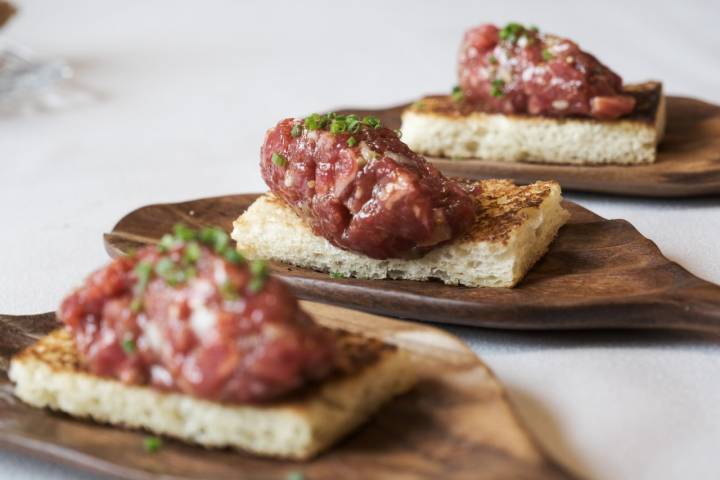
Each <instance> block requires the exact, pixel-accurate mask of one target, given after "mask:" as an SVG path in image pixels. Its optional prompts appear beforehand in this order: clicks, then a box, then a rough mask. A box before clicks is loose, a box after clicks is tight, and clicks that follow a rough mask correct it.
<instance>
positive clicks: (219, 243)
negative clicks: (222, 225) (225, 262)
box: [212, 230, 230, 253]
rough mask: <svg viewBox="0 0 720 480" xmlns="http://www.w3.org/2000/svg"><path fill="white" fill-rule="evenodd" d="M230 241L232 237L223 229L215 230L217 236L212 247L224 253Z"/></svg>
mask: <svg viewBox="0 0 720 480" xmlns="http://www.w3.org/2000/svg"><path fill="white" fill-rule="evenodd" d="M229 243H230V237H228V234H227V233H225V232H223V231H222V230H216V231H215V238H214V239H213V243H212V247H213V248H214V249H215V252H217V253H223V252H224V251H225V249H226V248H227V246H228V244H229Z"/></svg>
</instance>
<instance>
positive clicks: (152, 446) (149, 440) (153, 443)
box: [143, 437, 162, 453]
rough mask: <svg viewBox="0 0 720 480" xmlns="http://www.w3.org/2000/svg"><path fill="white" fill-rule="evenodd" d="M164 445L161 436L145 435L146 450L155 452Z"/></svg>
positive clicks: (144, 446) (144, 445) (144, 444)
mask: <svg viewBox="0 0 720 480" xmlns="http://www.w3.org/2000/svg"><path fill="white" fill-rule="evenodd" d="M160 447H162V439H161V438H159V437H145V438H144V439H143V448H144V449H145V451H146V452H149V453H155V452H157V451H158V450H160Z"/></svg>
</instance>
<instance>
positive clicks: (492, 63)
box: [488, 53, 498, 65]
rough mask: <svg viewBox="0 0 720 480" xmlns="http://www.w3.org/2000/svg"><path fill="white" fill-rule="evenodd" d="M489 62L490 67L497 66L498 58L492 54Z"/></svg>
mask: <svg viewBox="0 0 720 480" xmlns="http://www.w3.org/2000/svg"><path fill="white" fill-rule="evenodd" d="M488 62H490V65H497V63H498V60H497V57H495V55H493V54H492V53H491V54H490V56H488Z"/></svg>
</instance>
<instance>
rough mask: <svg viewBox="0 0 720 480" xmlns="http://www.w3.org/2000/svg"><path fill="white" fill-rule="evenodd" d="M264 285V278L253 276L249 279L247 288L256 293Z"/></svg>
mask: <svg viewBox="0 0 720 480" xmlns="http://www.w3.org/2000/svg"><path fill="white" fill-rule="evenodd" d="M264 286H265V279H264V278H263V277H253V278H251V279H250V283H249V284H248V289H249V290H250V291H251V292H252V293H258V292H259V291H260V290H262V288H263V287H264Z"/></svg>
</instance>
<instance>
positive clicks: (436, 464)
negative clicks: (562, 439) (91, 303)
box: [0, 302, 575, 480]
mask: <svg viewBox="0 0 720 480" xmlns="http://www.w3.org/2000/svg"><path fill="white" fill-rule="evenodd" d="M303 307H304V308H305V309H306V310H307V311H308V312H310V313H311V314H312V315H313V316H314V317H315V319H316V320H317V321H318V322H319V323H322V324H324V325H328V326H331V327H336V328H342V329H345V330H349V331H352V332H357V333H362V334H363V335H367V336H372V337H376V338H379V339H382V340H383V341H385V342H389V343H393V344H396V345H398V346H400V347H401V348H405V349H407V350H408V351H410V352H412V353H413V354H414V357H415V359H416V360H417V362H418V371H419V372H420V381H419V383H418V385H417V386H416V388H414V389H413V390H412V391H411V392H410V393H408V394H405V395H403V396H401V397H398V398H397V399H395V400H394V401H393V402H391V403H389V404H388V405H386V407H385V408H383V409H382V410H381V411H380V413H379V414H378V415H376V416H375V417H373V418H372V419H371V420H370V421H369V422H368V424H366V425H364V426H362V427H361V428H360V429H359V430H358V431H357V432H356V433H354V434H352V435H350V436H349V437H348V438H346V439H345V440H343V441H341V442H340V443H339V444H338V445H336V446H335V447H333V448H332V449H330V450H329V451H328V452H326V453H324V454H322V455H320V456H319V457H317V458H316V459H314V460H312V461H309V462H289V461H280V460H267V459H260V458H256V457H252V456H249V455H245V454H242V453H237V452H234V451H229V450H204V449H202V448H200V447H192V446H189V445H185V444H183V443H181V442H177V441H173V440H165V441H164V443H163V447H162V448H161V449H160V450H159V451H158V452H156V453H148V452H145V451H144V450H143V438H144V437H145V435H144V434H143V433H142V432H137V431H129V430H123V429H119V428H113V427H108V426H103V425H98V424H94V423H92V422H89V421H82V420H77V419H73V418H70V417H68V416H66V415H63V414H57V413H51V412H49V411H46V410H40V409H35V408H32V407H29V406H26V405H24V404H23V403H21V402H20V400H18V399H16V398H15V397H14V396H13V394H12V385H11V384H10V383H9V381H8V379H7V366H8V362H9V359H10V357H11V356H12V355H13V354H15V353H17V352H19V351H20V350H21V349H22V348H24V347H26V346H28V345H30V344H31V343H32V342H34V341H35V340H36V339H37V338H38V337H39V336H41V335H43V334H45V333H47V332H49V331H50V330H52V329H53V328H56V327H57V323H56V320H55V315H54V314H53V313H46V314H43V315H32V316H7V315H0V348H1V350H0V445H3V446H5V447H6V448H11V449H16V450H20V451H23V452H26V453H30V454H33V455H35V456H38V457H40V458H43V459H46V460H52V461H58V462H61V463H65V464H69V465H72V466H75V467H79V468H83V469H86V470H90V471H92V472H95V473H99V474H105V475H109V476H113V477H118V478H125V479H137V480H146V479H150V478H157V476H158V475H161V476H162V478H163V479H167V480H171V479H208V478H212V479H234V480H238V479H264V480H286V479H288V478H289V477H290V478H291V474H292V473H293V472H297V474H302V477H303V478H304V479H305V480H337V479H343V480H353V479H357V480H360V479H362V480H365V479H386V478H393V479H438V478H447V479H467V480H482V479H501V478H503V479H505V478H508V479H509V478H512V479H528V480H529V479H545V480H550V479H571V478H575V477H574V476H573V475H571V474H569V473H567V472H566V471H565V470H564V469H563V468H562V467H560V466H558V465H557V464H556V463H555V462H554V461H553V460H552V459H550V458H549V457H548V456H547V455H546V454H545V453H544V452H543V450H542V449H541V448H540V447H539V445H538V443H537V442H536V441H535V440H534V439H533V438H532V436H531V435H530V434H529V433H528V432H527V430H526V429H525V427H524V426H523V425H522V424H521V423H520V421H519V420H518V418H517V417H516V415H515V413H514V411H513V408H512V407H511V405H510V404H509V403H508V399H507V395H506V393H505V391H504V390H503V388H502V386H501V385H500V383H499V382H498V381H497V379H496V378H495V377H494V375H493V374H492V372H491V371H490V370H489V369H488V368H487V367H486V366H485V365H484V364H483V363H482V362H481V361H480V359H478V358H477V356H476V355H475V354H474V353H473V352H472V351H471V350H470V349H469V348H468V347H466V346H465V345H464V344H463V343H462V342H461V341H460V340H458V339H457V338H456V337H454V336H452V335H449V334H447V333H445V332H442V331H440V330H438V329H436V328H431V327H428V326H425V325H422V324H416V323H409V322H399V321H397V320H391V319H388V318H383V317H378V316H375V315H370V314H366V313H360V312H355V311H351V310H346V309H342V308H339V307H333V306H329V305H322V304H318V303H310V302H304V304H303Z"/></svg>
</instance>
